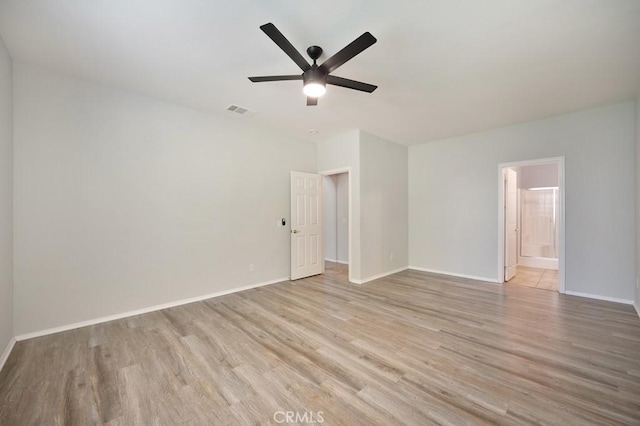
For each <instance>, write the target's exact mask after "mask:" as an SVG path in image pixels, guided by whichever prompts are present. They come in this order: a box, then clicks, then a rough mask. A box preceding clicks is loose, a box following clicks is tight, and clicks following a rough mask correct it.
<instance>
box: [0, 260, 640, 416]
mask: <svg viewBox="0 0 640 426" xmlns="http://www.w3.org/2000/svg"><path fill="white" fill-rule="evenodd" d="M328 272H329V273H327V274H326V275H323V276H316V277H312V278H308V279H304V280H300V281H296V282H283V283H278V284H274V285H270V286H266V287H261V288H257V289H253V290H248V291H244V292H241V293H237V294H233V295H228V296H224V297H219V298H215V299H210V300H207V301H203V302H198V303H193V304H190V305H185V306H181V307H175V308H171V309H166V310H163V311H158V312H153V313H149V314H144V315H140V316H136V317H131V318H127V319H122V320H118V321H113V322H109V323H104V324H100V325H95V326H91V327H86V328H82V329H78V330H72V331H68V332H64V333H59V334H55V335H51V336H45V337H40V338H36V339H32V340H28V341H23V342H19V343H18V344H17V345H16V346H15V349H14V351H13V353H12V354H11V356H10V358H9V360H8V361H7V364H6V366H5V368H4V369H3V370H2V372H1V373H0V424H2V425H12V426H13V425H40V424H47V425H48V424H51V425H54V424H60V425H62V424H64V425H91V424H109V425H150V424H162V425H174V424H193V425H222V424H269V423H271V424H276V421H275V420H280V419H282V418H284V417H283V416H284V415H285V414H280V415H276V418H275V419H274V414H275V413H277V412H279V411H297V412H298V413H299V415H304V413H305V412H307V416H308V417H307V419H309V418H310V417H309V416H311V415H314V416H315V417H314V419H315V420H318V419H319V417H318V411H321V412H322V414H321V416H322V419H323V420H324V424H328V425H358V424H362V425H375V424H414V425H427V424H436V423H440V424H454V425H460V424H536V423H546V424H555V425H576V424H590V423H592V424H640V318H638V316H637V314H636V313H635V312H634V310H633V308H632V307H631V306H626V305H620V304H615V303H611V302H604V301H598V300H590V299H584V298H579V297H574V296H565V295H561V294H558V293H556V292H550V291H543V290H539V289H535V288H528V287H521V286H509V285H507V286H498V285H492V284H485V283H480V282H476V281H471V280H466V279H458V278H451V277H446V276H441V275H435V274H429V273H424V272H417V271H410V270H407V271H404V272H401V273H398V274H395V275H392V276H389V277H386V278H383V279H380V280H376V281H373V282H370V283H367V284H365V285H362V286H357V285H352V284H348V283H347V282H346V274H345V273H341V272H340V270H339V266H337V265H334V266H333V267H332V269H331V270H329V271H328ZM299 423H303V422H299ZM317 424H320V423H317Z"/></svg>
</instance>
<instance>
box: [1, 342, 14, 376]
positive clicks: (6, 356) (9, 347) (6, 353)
mask: <svg viewBox="0 0 640 426" xmlns="http://www.w3.org/2000/svg"><path fill="white" fill-rule="evenodd" d="M15 344H16V338H15V337H12V338H11V340H9V344H8V345H7V348H6V349H5V350H4V352H3V353H2V356H0V371H2V367H4V363H5V362H7V360H8V359H9V355H11V351H12V350H13V346H14V345H15Z"/></svg>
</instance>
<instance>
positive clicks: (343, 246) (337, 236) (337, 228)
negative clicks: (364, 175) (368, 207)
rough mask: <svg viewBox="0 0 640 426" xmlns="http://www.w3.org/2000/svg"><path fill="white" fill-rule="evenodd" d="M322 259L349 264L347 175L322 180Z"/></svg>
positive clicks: (327, 177)
mask: <svg viewBox="0 0 640 426" xmlns="http://www.w3.org/2000/svg"><path fill="white" fill-rule="evenodd" d="M322 189H323V192H322V208H323V210H324V214H323V219H324V258H325V259H328V260H331V261H339V262H342V263H348V262H349V174H348V173H339V174H336V175H331V176H325V177H324V178H323V188H322Z"/></svg>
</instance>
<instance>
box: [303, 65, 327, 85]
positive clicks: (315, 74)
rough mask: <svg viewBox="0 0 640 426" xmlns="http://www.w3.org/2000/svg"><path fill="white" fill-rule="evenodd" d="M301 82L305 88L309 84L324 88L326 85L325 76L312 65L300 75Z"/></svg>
mask: <svg viewBox="0 0 640 426" xmlns="http://www.w3.org/2000/svg"><path fill="white" fill-rule="evenodd" d="M302 81H303V82H304V85H305V86H306V85H307V84H309V83H318V84H322V85H323V86H324V85H326V84H327V74H326V73H324V72H322V70H320V68H319V67H318V66H317V65H315V64H314V65H312V66H311V68H310V69H308V70H307V71H305V72H304V73H303V74H302Z"/></svg>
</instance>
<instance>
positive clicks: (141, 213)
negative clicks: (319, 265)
mask: <svg viewBox="0 0 640 426" xmlns="http://www.w3.org/2000/svg"><path fill="white" fill-rule="evenodd" d="M14 65H15V66H14V82H15V122H14V124H15V195H16V196H15V219H16V220H15V263H14V267H15V312H16V315H15V331H16V334H22V333H27V332H31V331H37V330H42V329H47V328H50V327H56V326H61V325H66V324H70V323H74V322H79V321H83V320H89V319H94V318H98V317H101V316H106V315H112V314H118V313H122V312H127V311H131V310H135V309H141V308H145V307H150V306H154V305H158V304H162V303H167V302H172V301H177V300H181V299H185V298H190V297H196V296H200V295H206V294H210V293H213V292H219V291H225V290H230V289H233V288H238V287H241V286H246V285H250V284H255V283H260V282H265V281H270V280H274V279H279V278H286V277H288V276H289V261H290V258H289V251H290V248H289V245H290V243H289V240H290V234H289V227H288V226H287V227H277V226H276V223H277V222H278V221H279V219H280V218H282V217H285V218H288V217H289V215H290V210H289V203H290V200H289V197H290V196H289V187H290V185H289V179H290V171H291V170H297V171H303V172H315V171H316V146H315V144H312V143H307V142H302V141H298V140H291V139H287V138H283V137H282V135H280V134H276V133H274V132H271V131H269V130H268V129H264V128H255V127H252V126H251V123H250V122H248V121H243V120H232V119H227V118H225V117H220V116H216V115H211V114H205V113H200V112H196V111H193V110H190V109H187V108H183V107H180V106H177V105H174V104H170V103H165V102H161V101H159V100H156V99H151V98H147V97H144V96H138V95H135V94H131V93H127V92H124V91H120V90H114V89H111V88H107V87H104V86H99V85H96V84H93V83H88V82H83V81H79V80H75V79H73V78H69V77H65V76H62V75H58V74H54V73H51V72H48V71H45V70H42V69H38V68H35V67H32V66H28V65H24V64H19V63H16V64H14ZM250 263H253V264H254V265H255V272H249V264H250Z"/></svg>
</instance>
